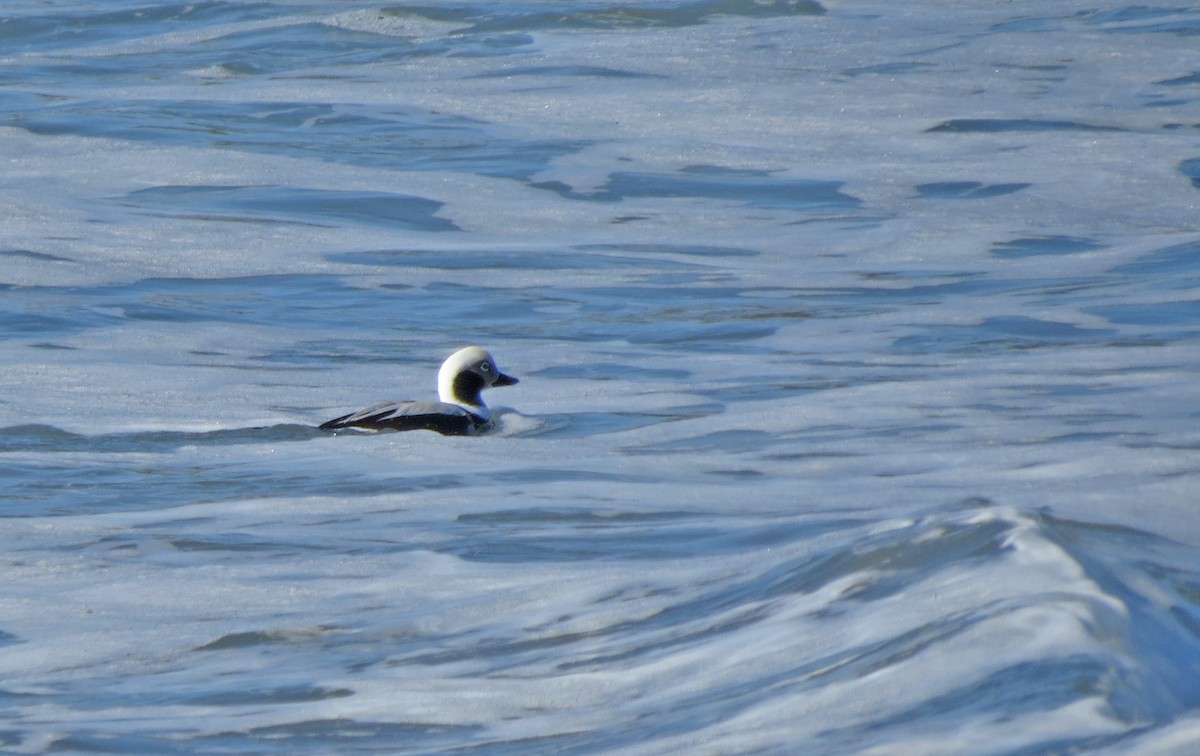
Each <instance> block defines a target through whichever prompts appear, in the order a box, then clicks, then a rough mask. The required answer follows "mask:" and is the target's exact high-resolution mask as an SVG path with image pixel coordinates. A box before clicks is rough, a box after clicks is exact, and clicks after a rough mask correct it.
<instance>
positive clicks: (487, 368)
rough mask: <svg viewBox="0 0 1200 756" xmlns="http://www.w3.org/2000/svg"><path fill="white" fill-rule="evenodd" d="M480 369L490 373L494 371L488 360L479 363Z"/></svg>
mask: <svg viewBox="0 0 1200 756" xmlns="http://www.w3.org/2000/svg"><path fill="white" fill-rule="evenodd" d="M479 369H480V370H482V371H483V372H485V373H490V372H492V366H491V365H489V364H488V363H486V362H481V363H479Z"/></svg>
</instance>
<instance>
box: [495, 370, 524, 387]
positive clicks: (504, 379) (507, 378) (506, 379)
mask: <svg viewBox="0 0 1200 756" xmlns="http://www.w3.org/2000/svg"><path fill="white" fill-rule="evenodd" d="M515 383H520V381H518V380H517V379H516V378H513V377H512V376H511V375H505V374H504V373H501V374H500V375H498V376H496V382H495V383H493V384H492V385H493V386H512V385H513V384H515Z"/></svg>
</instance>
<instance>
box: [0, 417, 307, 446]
mask: <svg viewBox="0 0 1200 756" xmlns="http://www.w3.org/2000/svg"><path fill="white" fill-rule="evenodd" d="M325 435H328V434H327V433H326V432H325V431H321V430H318V429H317V428H315V427H312V426H308V425H299V424H295V423H283V424H279V425H271V426H265V427H260V428H223V429H221V430H214V431H171V430H165V431H133V432H130V433H101V434H98V435H86V434H82V433H72V432H71V431H65V430H62V429H61V428H56V427H54V426H53V425H36V424H34V425H14V426H10V427H8V428H0V453H2V452H19V451H34V452H98V453H113V452H118V453H119V452H162V451H171V450H173V449H179V448H182V447H185V446H233V445H238V444H270V443H278V442H281V441H307V440H309V439H313V438H318V437H320V436H325Z"/></svg>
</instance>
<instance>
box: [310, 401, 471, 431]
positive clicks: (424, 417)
mask: <svg viewBox="0 0 1200 756" xmlns="http://www.w3.org/2000/svg"><path fill="white" fill-rule="evenodd" d="M485 425H487V419H486V418H483V417H480V416H479V415H476V414H474V413H472V412H470V411H468V410H466V409H464V408H463V407H460V406H458V405H457V404H448V403H446V402H384V403H382V404H375V405H372V406H370V407H367V408H366V409H362V410H359V411H358V412H352V413H350V414H349V415H342V416H341V417H336V418H334V419H333V420H330V421H329V422H327V423H322V424H321V426H320V427H321V430H339V429H341V428H363V429H367V430H431V431H437V432H438V433H441V434H443V435H447V436H465V435H468V434H470V433H474V432H476V431H478V430H480V429H481V428H482V427H483V426H485Z"/></svg>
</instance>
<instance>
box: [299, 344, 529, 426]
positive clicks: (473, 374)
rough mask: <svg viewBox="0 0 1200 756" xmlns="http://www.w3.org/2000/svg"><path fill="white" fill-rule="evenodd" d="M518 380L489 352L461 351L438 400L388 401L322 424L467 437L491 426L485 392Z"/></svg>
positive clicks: (445, 369)
mask: <svg viewBox="0 0 1200 756" xmlns="http://www.w3.org/2000/svg"><path fill="white" fill-rule="evenodd" d="M515 383H517V379H516V378H513V377H512V376H511V375H505V374H504V373H502V372H500V370H499V369H498V368H497V367H496V361H495V360H493V359H492V356H491V355H490V354H488V353H487V351H486V350H484V349H481V348H480V347H477V346H469V347H466V348H465V349H460V350H458V351H457V352H455V353H454V354H452V355H450V356H449V357H447V358H446V361H445V362H443V363H442V367H441V369H440V370H438V399H440V400H441V401H438V402H384V403H382V404H375V405H372V406H370V407H367V408H366V409H361V410H359V411H358V412H352V413H350V414H349V415H342V416H341V417H338V418H334V419H333V420H330V421H329V422H326V423H322V424H321V425H320V428H321V430H339V429H341V428H364V429H369V430H432V431H437V432H438V433H441V434H443V435H447V436H464V435H469V434H472V433H479V432H482V431H486V430H488V429H490V428H491V427H492V413H491V412H490V411H489V410H488V407H487V405H486V404H484V403H483V396H481V392H482V391H483V390H484V389H485V388H492V387H493V386H512V385H513V384H515Z"/></svg>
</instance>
